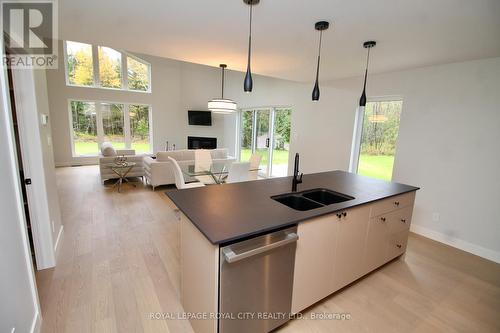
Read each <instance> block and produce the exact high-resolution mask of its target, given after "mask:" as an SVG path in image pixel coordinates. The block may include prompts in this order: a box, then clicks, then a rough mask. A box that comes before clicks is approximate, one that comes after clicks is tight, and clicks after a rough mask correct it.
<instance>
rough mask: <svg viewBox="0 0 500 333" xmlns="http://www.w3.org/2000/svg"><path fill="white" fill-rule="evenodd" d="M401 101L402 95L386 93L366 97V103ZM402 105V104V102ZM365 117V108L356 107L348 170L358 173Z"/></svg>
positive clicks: (402, 100) (402, 99)
mask: <svg viewBox="0 0 500 333" xmlns="http://www.w3.org/2000/svg"><path fill="white" fill-rule="evenodd" d="M394 101H401V102H402V103H404V97H403V96H402V95H388V96H373V97H368V98H367V100H366V103H367V104H368V103H374V102H394ZM403 105H404V104H403ZM364 118H365V108H364V107H363V108H361V107H360V106H358V107H356V115H355V117H354V128H353V134H352V143H351V155H350V160H349V172H351V173H355V174H358V167H359V157H360V156H361V139H362V136H363V120H364Z"/></svg>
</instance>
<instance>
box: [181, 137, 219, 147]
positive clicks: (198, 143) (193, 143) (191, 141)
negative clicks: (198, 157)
mask: <svg viewBox="0 0 500 333" xmlns="http://www.w3.org/2000/svg"><path fill="white" fill-rule="evenodd" d="M187 146H188V149H216V148H217V138H207V137H202V136H188V144H187Z"/></svg>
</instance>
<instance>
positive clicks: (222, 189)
mask: <svg viewBox="0 0 500 333" xmlns="http://www.w3.org/2000/svg"><path fill="white" fill-rule="evenodd" d="M291 188H292V177H284V178H271V179H263V180H258V181H249V182H242V183H232V184H223V185H210V186H205V187H198V188H192V189H184V190H170V191H167V192H166V195H167V196H168V197H169V198H170V199H172V201H173V202H174V203H175V205H177V207H178V208H179V209H180V210H181V211H182V212H183V213H184V214H185V215H186V216H187V217H188V218H189V219H190V220H191V221H192V222H193V224H194V225H195V226H196V227H197V228H198V229H199V230H200V231H201V232H202V233H203V234H204V235H205V237H207V239H208V240H209V241H210V242H211V243H212V244H221V243H227V242H232V241H236V240H239V239H242V238H245V237H249V236H253V235H258V234H261V233H264V232H269V231H273V230H275V229H279V228H282V227H285V226H289V225H293V224H296V223H297V222H300V221H303V220H307V219H310V218H313V217H317V216H321V215H325V214H329V213H332V212H335V211H338V210H342V209H347V208H351V207H354V206H358V205H362V204H366V203H369V202H372V201H376V200H380V199H384V198H387V197H391V196H394V195H398V194H402V193H406V192H411V191H415V190H418V189H419V188H418V187H414V186H409V185H404V184H399V183H393V182H392V183H391V182H386V181H382V180H377V179H372V178H368V177H363V176H359V175H356V174H352V173H349V172H344V171H330V172H322V173H315V174H308V175H304V177H303V183H302V184H299V185H298V188H297V191H304V190H308V189H314V188H326V189H330V190H333V191H336V192H340V193H343V194H347V195H350V196H352V197H354V199H353V200H349V201H344V202H341V203H336V204H332V205H328V206H325V207H321V208H316V209H312V210H308V211H298V210H294V209H292V208H289V207H287V206H285V205H283V204H281V203H279V202H277V201H275V200H273V199H271V196H274V195H277V194H283V193H288V192H291Z"/></svg>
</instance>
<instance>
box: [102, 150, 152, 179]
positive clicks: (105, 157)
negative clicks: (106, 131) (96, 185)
mask: <svg viewBox="0 0 500 333" xmlns="http://www.w3.org/2000/svg"><path fill="white" fill-rule="evenodd" d="M119 156H125V157H126V158H127V161H128V162H135V163H136V164H135V165H134V166H133V167H132V169H131V170H130V172H129V173H128V174H127V177H143V176H144V167H143V159H144V157H145V156H146V155H142V154H139V155H136V154H135V150H133V149H116V150H115V149H114V148H113V146H112V145H111V143H109V142H103V144H102V145H101V152H100V154H99V171H100V174H101V183H104V181H105V180H106V179H116V178H119V177H118V175H117V174H116V173H114V172H113V170H111V168H110V167H109V164H113V163H114V162H115V158H117V157H119Z"/></svg>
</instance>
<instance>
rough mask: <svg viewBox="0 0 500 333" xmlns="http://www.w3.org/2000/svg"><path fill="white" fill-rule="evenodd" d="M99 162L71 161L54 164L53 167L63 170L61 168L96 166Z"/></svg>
mask: <svg viewBox="0 0 500 333" xmlns="http://www.w3.org/2000/svg"><path fill="white" fill-rule="evenodd" d="M98 164H99V161H91V160H88V161H85V160H81V161H72V162H56V163H55V167H56V168H63V167H72V166H82V165H98Z"/></svg>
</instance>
